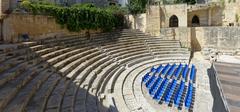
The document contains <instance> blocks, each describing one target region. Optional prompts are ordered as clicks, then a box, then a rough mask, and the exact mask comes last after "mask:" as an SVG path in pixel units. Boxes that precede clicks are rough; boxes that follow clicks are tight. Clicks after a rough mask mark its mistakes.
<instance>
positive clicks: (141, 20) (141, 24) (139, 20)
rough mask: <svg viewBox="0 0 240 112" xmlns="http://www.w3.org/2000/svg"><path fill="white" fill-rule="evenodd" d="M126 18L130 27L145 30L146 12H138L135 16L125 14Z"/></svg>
mask: <svg viewBox="0 0 240 112" xmlns="http://www.w3.org/2000/svg"><path fill="white" fill-rule="evenodd" d="M126 18H127V21H128V25H129V27H130V28H132V29H139V30H140V31H142V32H145V31H146V13H143V14H138V15H136V17H135V18H134V16H133V15H127V16H126Z"/></svg>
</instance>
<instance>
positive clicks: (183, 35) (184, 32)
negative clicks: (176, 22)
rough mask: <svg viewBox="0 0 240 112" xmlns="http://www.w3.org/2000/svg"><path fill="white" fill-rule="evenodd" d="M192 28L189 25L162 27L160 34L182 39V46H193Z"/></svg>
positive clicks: (165, 37) (166, 37)
mask: <svg viewBox="0 0 240 112" xmlns="http://www.w3.org/2000/svg"><path fill="white" fill-rule="evenodd" d="M190 30H191V29H190V28H187V27H178V28H161V30H160V36H161V37H162V38H164V39H173V40H180V42H181V46H182V47H187V48H191V44H190V43H191V31H190Z"/></svg>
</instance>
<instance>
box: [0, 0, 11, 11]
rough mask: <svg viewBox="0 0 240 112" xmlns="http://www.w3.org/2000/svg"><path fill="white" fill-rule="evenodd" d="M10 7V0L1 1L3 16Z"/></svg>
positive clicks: (0, 6) (0, 7) (0, 8)
mask: <svg viewBox="0 0 240 112" xmlns="http://www.w3.org/2000/svg"><path fill="white" fill-rule="evenodd" d="M9 7H10V2H9V0H0V15H3V13H4V12H6V11H7V10H8V9H9Z"/></svg>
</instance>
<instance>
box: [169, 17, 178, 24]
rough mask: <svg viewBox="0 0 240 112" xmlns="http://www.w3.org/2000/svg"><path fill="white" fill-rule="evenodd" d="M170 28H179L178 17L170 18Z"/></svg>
mask: <svg viewBox="0 0 240 112" xmlns="http://www.w3.org/2000/svg"><path fill="white" fill-rule="evenodd" d="M169 27H178V17H177V16H176V15H172V16H171V17H170V19H169Z"/></svg>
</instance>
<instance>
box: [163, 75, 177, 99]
mask: <svg viewBox="0 0 240 112" xmlns="http://www.w3.org/2000/svg"><path fill="white" fill-rule="evenodd" d="M176 86H177V80H175V79H173V83H172V85H171V87H170V89H169V92H168V93H167V95H166V97H165V98H164V99H165V103H167V104H169V103H170V100H171V97H172V95H173V92H174V90H175V87H176Z"/></svg>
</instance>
